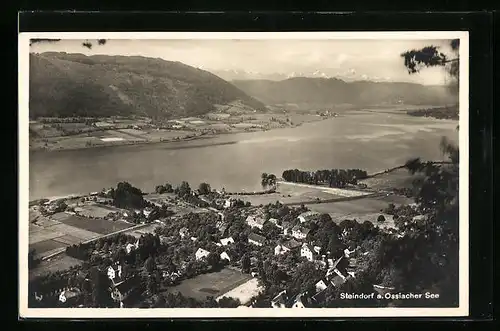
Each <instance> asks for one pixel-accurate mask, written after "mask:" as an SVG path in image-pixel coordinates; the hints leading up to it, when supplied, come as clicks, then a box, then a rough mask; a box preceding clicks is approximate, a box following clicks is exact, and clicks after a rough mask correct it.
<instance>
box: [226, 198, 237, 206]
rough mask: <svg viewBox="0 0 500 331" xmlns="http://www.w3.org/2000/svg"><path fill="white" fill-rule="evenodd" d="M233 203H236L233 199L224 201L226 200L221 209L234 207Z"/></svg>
mask: <svg viewBox="0 0 500 331" xmlns="http://www.w3.org/2000/svg"><path fill="white" fill-rule="evenodd" d="M235 202H236V200H235V199H233V198H229V199H226V200H225V201H224V205H223V207H224V208H230V207H232V206H234V204H235Z"/></svg>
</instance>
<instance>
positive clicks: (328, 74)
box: [209, 68, 390, 81]
mask: <svg viewBox="0 0 500 331" xmlns="http://www.w3.org/2000/svg"><path fill="white" fill-rule="evenodd" d="M209 71H211V72H213V73H214V74H216V75H217V76H219V77H221V78H222V79H225V80H227V81H233V80H274V81H279V80H285V79H288V78H294V77H308V78H339V79H342V80H344V81H356V80H373V81H389V80H390V78H389V77H383V78H382V77H376V76H374V77H370V76H368V75H366V74H358V72H357V71H356V70H355V69H353V68H347V69H342V70H339V69H330V70H307V69H304V70H298V71H290V72H287V73H264V72H258V71H247V70H234V69H230V70H209Z"/></svg>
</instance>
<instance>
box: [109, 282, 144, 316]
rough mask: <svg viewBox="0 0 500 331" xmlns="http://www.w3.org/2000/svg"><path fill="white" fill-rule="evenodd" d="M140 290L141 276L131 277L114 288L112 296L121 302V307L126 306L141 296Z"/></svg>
mask: <svg viewBox="0 0 500 331" xmlns="http://www.w3.org/2000/svg"><path fill="white" fill-rule="evenodd" d="M140 292H141V291H140V278H139V277H137V276H136V277H131V278H128V279H126V280H124V281H122V282H121V283H119V284H116V285H115V286H114V287H113V288H112V290H111V298H112V299H113V300H114V301H115V302H118V303H119V304H120V308H125V307H127V306H131V305H132V304H133V303H134V302H135V301H136V300H137V299H138V297H140V294H141V293H140Z"/></svg>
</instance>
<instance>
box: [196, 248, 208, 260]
mask: <svg viewBox="0 0 500 331" xmlns="http://www.w3.org/2000/svg"><path fill="white" fill-rule="evenodd" d="M209 254H210V252H209V251H207V250H204V249H203V248H201V247H200V248H198V250H197V251H196V253H195V254H194V255H195V257H196V260H197V261H199V260H201V259H204V258H206V257H207V256H208V255H209Z"/></svg>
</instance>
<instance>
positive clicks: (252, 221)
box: [246, 216, 266, 230]
mask: <svg viewBox="0 0 500 331" xmlns="http://www.w3.org/2000/svg"><path fill="white" fill-rule="evenodd" d="M246 223H247V224H248V225H249V226H250V227H252V228H258V229H261V230H262V228H263V227H264V223H266V220H265V219H264V218H263V217H260V216H248V217H247V219H246Z"/></svg>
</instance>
